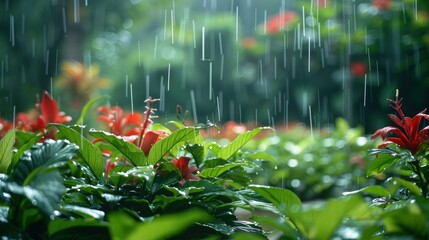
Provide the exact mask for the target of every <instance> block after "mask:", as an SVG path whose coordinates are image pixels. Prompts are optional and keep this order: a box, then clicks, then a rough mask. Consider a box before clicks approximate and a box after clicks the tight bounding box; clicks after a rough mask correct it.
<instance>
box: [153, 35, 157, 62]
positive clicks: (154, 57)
mask: <svg viewBox="0 0 429 240" xmlns="http://www.w3.org/2000/svg"><path fill="white" fill-rule="evenodd" d="M157 47H158V35H156V36H155V44H154V47H153V59H156V50H157Z"/></svg>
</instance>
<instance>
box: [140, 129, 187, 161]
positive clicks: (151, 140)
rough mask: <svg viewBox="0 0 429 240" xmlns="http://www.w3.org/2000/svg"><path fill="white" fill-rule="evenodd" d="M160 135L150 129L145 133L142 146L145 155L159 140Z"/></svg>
mask: <svg viewBox="0 0 429 240" xmlns="http://www.w3.org/2000/svg"><path fill="white" fill-rule="evenodd" d="M158 136H159V134H157V133H155V132H152V131H149V132H147V133H146V134H145V135H144V137H143V142H142V145H141V146H140V148H141V149H142V150H143V152H144V154H145V155H148V154H149V151H150V149H151V148H152V146H153V145H154V144H155V143H156V141H158ZM179 160H180V159H179Z"/></svg>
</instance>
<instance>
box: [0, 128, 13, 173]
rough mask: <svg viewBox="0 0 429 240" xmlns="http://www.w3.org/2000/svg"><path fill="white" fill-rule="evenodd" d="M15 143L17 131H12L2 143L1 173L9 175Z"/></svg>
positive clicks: (0, 149) (0, 144)
mask: <svg viewBox="0 0 429 240" xmlns="http://www.w3.org/2000/svg"><path fill="white" fill-rule="evenodd" d="M14 143H15V130H10V131H9V132H7V133H6V135H5V136H4V137H3V138H2V139H1V141H0V173H7V172H8V168H9V166H10V164H11V162H12V150H13V144H14Z"/></svg>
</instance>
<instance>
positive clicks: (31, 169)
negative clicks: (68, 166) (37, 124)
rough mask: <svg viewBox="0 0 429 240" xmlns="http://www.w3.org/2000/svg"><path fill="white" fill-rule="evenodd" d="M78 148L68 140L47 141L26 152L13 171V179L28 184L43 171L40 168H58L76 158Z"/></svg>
mask: <svg viewBox="0 0 429 240" xmlns="http://www.w3.org/2000/svg"><path fill="white" fill-rule="evenodd" d="M77 148H78V147H77V146H76V145H75V144H70V142H68V141H66V140H57V141H54V140H52V139H46V140H45V142H43V144H37V145H33V147H32V148H31V149H29V150H27V151H25V152H24V154H23V155H22V156H21V158H20V159H19V161H18V164H17V165H16V166H15V168H14V169H13V171H12V178H13V180H14V181H16V182H17V183H19V184H27V183H28V182H29V181H31V180H32V177H35V176H36V175H37V174H38V171H40V170H42V168H40V167H42V166H43V167H44V168H49V167H51V166H57V165H59V164H63V163H64V162H67V161H68V160H70V159H72V158H74V157H76V155H77Z"/></svg>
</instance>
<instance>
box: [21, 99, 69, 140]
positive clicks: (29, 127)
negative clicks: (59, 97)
mask: <svg viewBox="0 0 429 240" xmlns="http://www.w3.org/2000/svg"><path fill="white" fill-rule="evenodd" d="M36 107H37V108H39V109H40V112H41V113H42V114H41V115H40V113H39V112H37V111H30V112H28V113H18V114H17V116H16V119H17V122H18V126H19V128H20V129H22V130H24V131H30V132H37V131H40V130H43V131H45V130H46V126H47V125H48V123H66V122H70V121H71V119H72V118H71V117H70V116H66V115H65V113H64V112H60V108H59V107H58V104H57V102H56V101H55V100H54V99H53V98H52V97H51V96H50V95H49V94H48V93H47V92H46V91H45V92H43V97H42V102H40V103H38V104H36ZM51 137H53V136H51Z"/></svg>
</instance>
